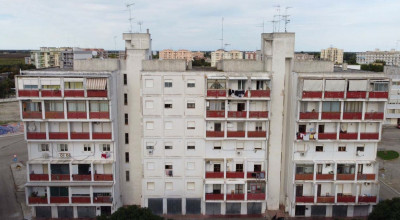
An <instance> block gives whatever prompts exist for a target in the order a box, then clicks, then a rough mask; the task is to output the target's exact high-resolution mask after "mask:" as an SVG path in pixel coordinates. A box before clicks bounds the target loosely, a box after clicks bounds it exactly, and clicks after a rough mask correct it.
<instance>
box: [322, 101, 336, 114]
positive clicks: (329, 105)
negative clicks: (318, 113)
mask: <svg viewBox="0 0 400 220" xmlns="http://www.w3.org/2000/svg"><path fill="white" fill-rule="evenodd" d="M322 111H323V112H340V102H322Z"/></svg>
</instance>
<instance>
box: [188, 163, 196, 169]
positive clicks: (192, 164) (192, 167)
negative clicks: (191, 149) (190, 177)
mask: <svg viewBox="0 0 400 220" xmlns="http://www.w3.org/2000/svg"><path fill="white" fill-rule="evenodd" d="M187 169H188V170H194V169H195V163H194V162H188V163H187Z"/></svg>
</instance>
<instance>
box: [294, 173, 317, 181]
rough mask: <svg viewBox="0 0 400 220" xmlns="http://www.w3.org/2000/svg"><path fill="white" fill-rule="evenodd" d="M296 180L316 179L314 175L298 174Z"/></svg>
mask: <svg viewBox="0 0 400 220" xmlns="http://www.w3.org/2000/svg"><path fill="white" fill-rule="evenodd" d="M295 179H296V180H313V179H314V174H312V173H309V174H296V177H295Z"/></svg>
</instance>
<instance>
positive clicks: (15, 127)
mask: <svg viewBox="0 0 400 220" xmlns="http://www.w3.org/2000/svg"><path fill="white" fill-rule="evenodd" d="M23 132H24V123H22V122H16V123H9V124H3V125H0V136H5V135H11V134H20V133H23Z"/></svg>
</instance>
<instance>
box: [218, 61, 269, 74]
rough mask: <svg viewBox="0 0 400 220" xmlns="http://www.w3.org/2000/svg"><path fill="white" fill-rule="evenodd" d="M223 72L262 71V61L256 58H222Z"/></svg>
mask: <svg viewBox="0 0 400 220" xmlns="http://www.w3.org/2000/svg"><path fill="white" fill-rule="evenodd" d="M221 65H222V70H223V71H224V72H263V71H264V70H263V66H264V65H263V62H262V61H256V60H222V61H221Z"/></svg>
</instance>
